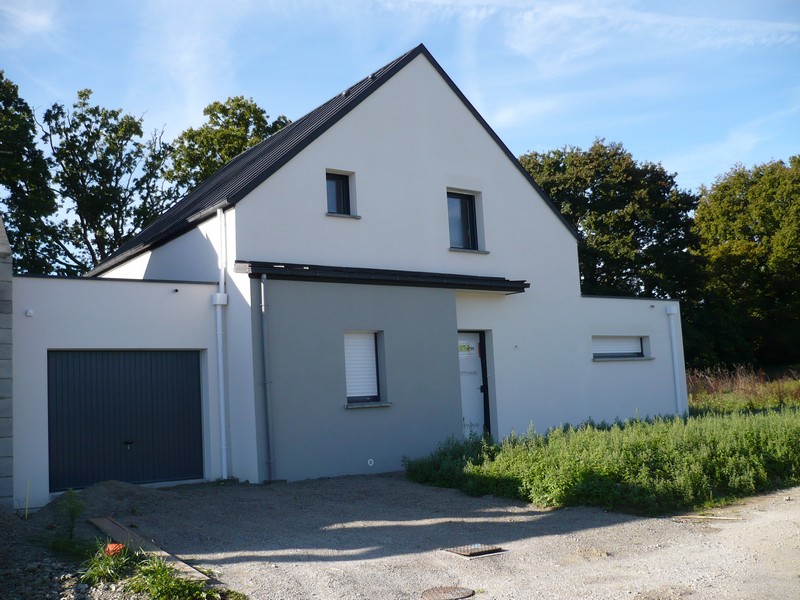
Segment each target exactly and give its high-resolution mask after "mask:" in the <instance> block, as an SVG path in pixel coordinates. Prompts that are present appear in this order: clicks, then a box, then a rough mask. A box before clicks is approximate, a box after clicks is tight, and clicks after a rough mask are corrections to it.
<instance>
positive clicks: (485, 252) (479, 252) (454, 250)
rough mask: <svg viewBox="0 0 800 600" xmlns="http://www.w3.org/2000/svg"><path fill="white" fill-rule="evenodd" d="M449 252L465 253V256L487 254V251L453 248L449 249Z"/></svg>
mask: <svg viewBox="0 0 800 600" xmlns="http://www.w3.org/2000/svg"><path fill="white" fill-rule="evenodd" d="M450 252H466V253H467V254H489V251H488V250H472V249H471V248H453V247H450Z"/></svg>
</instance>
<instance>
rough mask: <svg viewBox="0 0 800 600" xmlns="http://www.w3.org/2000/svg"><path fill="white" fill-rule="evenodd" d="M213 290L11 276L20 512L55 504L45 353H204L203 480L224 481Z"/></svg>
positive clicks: (197, 286) (15, 492) (16, 498)
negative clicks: (12, 279) (85, 351)
mask: <svg viewBox="0 0 800 600" xmlns="http://www.w3.org/2000/svg"><path fill="white" fill-rule="evenodd" d="M214 291H215V286H214V285H212V284H197V283H196V284H189V283H169V282H140V281H121V280H112V279H108V280H104V279H61V278H41V277H15V278H14V288H13V304H14V314H13V319H12V322H13V326H14V335H15V341H16V343H15V344H14V347H13V354H12V355H13V371H12V372H13V376H14V392H15V393H14V488H13V503H14V506H15V507H23V506H25V504H26V502H27V503H28V505H29V506H31V507H37V506H43V505H44V504H46V503H47V502H49V501H50V490H49V465H48V425H47V351H48V350H55V349H57V350H78V349H84V350H90V349H91V350H106V349H107V350H129V349H130V350H158V349H171V350H200V351H201V355H202V357H203V358H204V359H205V360H204V364H203V365H202V369H201V372H202V374H203V375H202V377H203V381H202V390H203V408H202V418H203V459H204V474H205V476H206V477H207V478H217V477H219V476H220V472H221V466H220V465H221V463H220V453H219V448H220V444H219V421H218V418H217V415H218V403H217V375H216V374H217V370H216V366H215V365H216V347H215V340H216V337H215V325H214V308H213V307H212V305H211V296H212V294H213V292H214ZM28 493H29V497H28V498H27V499H26V496H28Z"/></svg>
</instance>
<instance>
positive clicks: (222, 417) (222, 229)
mask: <svg viewBox="0 0 800 600" xmlns="http://www.w3.org/2000/svg"><path fill="white" fill-rule="evenodd" d="M217 219H218V220H219V252H218V253H217V255H218V257H219V284H218V286H217V293H216V294H215V295H214V298H213V301H212V302H213V304H214V308H215V309H216V318H217V397H218V400H219V401H218V403H217V404H218V406H219V453H220V461H221V463H222V479H227V478H228V420H227V406H226V402H225V355H224V353H223V352H224V336H223V330H222V307H223V306H225V305H227V304H228V295H227V294H226V293H225V265H226V263H227V260H228V252H227V247H228V235H227V230H226V226H225V212H224V211H223V210H222V209H221V208H218V209H217Z"/></svg>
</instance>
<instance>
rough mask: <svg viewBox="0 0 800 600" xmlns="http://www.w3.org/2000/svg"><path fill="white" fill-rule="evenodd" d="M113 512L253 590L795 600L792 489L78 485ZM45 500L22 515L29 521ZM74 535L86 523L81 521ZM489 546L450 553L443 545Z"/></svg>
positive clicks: (798, 537)
mask: <svg viewBox="0 0 800 600" xmlns="http://www.w3.org/2000/svg"><path fill="white" fill-rule="evenodd" d="M82 496H83V498H84V500H85V501H86V503H87V510H86V516H87V517H95V516H114V517H116V518H117V519H118V520H119V521H120V522H122V523H123V524H125V525H127V526H129V527H132V528H134V530H135V531H137V532H138V533H139V534H140V535H142V536H144V537H147V538H151V539H153V540H154V541H155V543H156V544H158V545H159V546H161V547H162V548H163V549H165V550H167V551H168V552H171V553H173V554H175V555H177V556H179V557H180V558H181V559H183V560H184V561H186V562H189V563H191V564H193V565H195V566H199V567H202V568H205V569H211V570H212V571H214V572H215V573H216V574H217V577H218V579H219V580H220V581H221V582H222V583H223V584H224V585H225V586H226V587H229V588H232V589H235V590H238V591H240V592H243V593H245V594H247V595H248V596H249V597H251V598H254V599H262V598H263V599H278V598H281V599H284V598H285V599H299V600H302V599H305V598H313V599H331V600H333V599H335V600H343V599H369V600H372V599H378V598H379V599H387V600H388V599H400V598H404V599H405V598H420V597H421V596H422V593H423V592H424V591H425V590H426V589H429V588H433V587H439V586H458V587H463V588H469V589H472V590H475V592H476V594H475V597H476V598H478V599H485V600H489V599H500V598H511V599H520V600H525V599H528V598H614V599H616V598H636V599H645V598H647V599H657V598H658V599H661V598H664V599H666V598H692V600H699V599H706V598H708V599H711V598H714V599H718V598H759V599H761V598H776V599H777V598H780V599H785V598H800V503H798V501H797V498H800V488H794V489H789V490H784V491H782V492H779V493H774V494H771V495H768V496H762V497H758V498H754V499H750V500H747V501H745V502H743V503H741V504H738V505H736V506H730V507H726V508H724V509H716V510H713V511H711V513H710V515H713V516H714V517H716V518H697V517H698V515H691V516H687V517H677V518H655V519H652V518H650V519H648V518H638V517H632V516H629V515H623V514H619V513H610V512H604V511H602V510H598V509H591V508H568V509H560V510H541V509H537V508H535V507H532V506H530V505H527V504H524V503H522V502H514V501H509V500H503V499H498V498H493V497H482V498H472V497H469V496H465V495H463V494H462V493H460V492H458V491H455V490H447V489H438V488H431V487H425V486H421V485H418V484H415V483H412V482H410V481H407V480H406V479H405V478H404V476H403V475H402V474H391V475H379V476H363V477H340V478H332V479H320V480H313V481H302V482H295V483H273V484H270V485H247V484H238V483H231V482H225V483H212V484H201V485H187V486H179V487H175V488H169V489H149V488H141V487H136V486H131V485H127V484H121V483H116V482H109V483H104V484H99V485H97V486H93V487H92V488H89V489H87V490H85V491H84V492H83V494H82ZM55 512H56V511H55V510H54V507H52V506H51V507H48V508H46V509H43V510H42V511H40V512H39V513H38V514H37V515H36V516H35V517H34V519H33V520H32V521H33V522H34V523H38V526H39V527H45V526H46V525H47V523H48V522H49V521H52V520H53V519H54V518H55V517H54V515H55ZM78 534H79V535H82V536H85V537H89V538H90V539H93V538H94V537H97V536H98V534H99V532H97V531H96V530H94V529H93V528H92V527H91V526H90V525H88V524H82V525H81V526H80V529H79V531H78ZM475 543H479V544H488V545H497V546H500V547H502V548H503V549H504V550H505V552H503V553H501V554H498V555H495V556H487V557H482V558H474V559H466V558H463V557H461V556H458V555H456V554H452V553H450V552H445V551H443V550H442V549H443V548H449V547H454V546H462V545H468V544H475Z"/></svg>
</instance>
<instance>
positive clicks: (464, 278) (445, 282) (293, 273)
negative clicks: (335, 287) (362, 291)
mask: <svg viewBox="0 0 800 600" xmlns="http://www.w3.org/2000/svg"><path fill="white" fill-rule="evenodd" d="M234 269H235V270H236V272H237V273H247V274H248V275H250V277H260V276H261V275H268V276H269V278H270V279H288V280H294V281H319V282H334V283H357V284H365V285H402V286H406V287H433V288H449V289H456V290H480V291H487V292H505V293H506V294H519V293H520V292H524V291H525V290H526V289H527V288H529V287H530V286H531V284H530V283H528V282H527V281H523V280H511V279H505V278H503V277H486V276H482V275H459V274H456V273H429V272H426V271H396V270H393V269H367V268H362V267H331V266H323V265H304V264H290V263H274V262H260V261H245V260H237V261H236V264H235V266H234Z"/></svg>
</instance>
